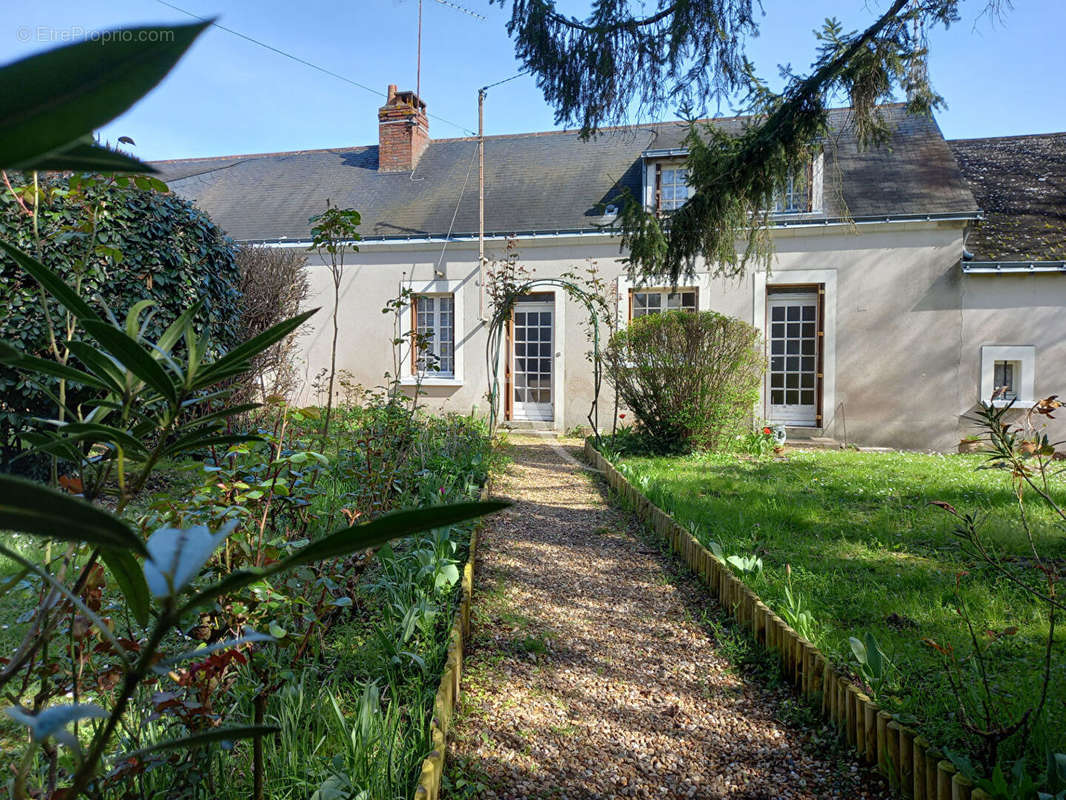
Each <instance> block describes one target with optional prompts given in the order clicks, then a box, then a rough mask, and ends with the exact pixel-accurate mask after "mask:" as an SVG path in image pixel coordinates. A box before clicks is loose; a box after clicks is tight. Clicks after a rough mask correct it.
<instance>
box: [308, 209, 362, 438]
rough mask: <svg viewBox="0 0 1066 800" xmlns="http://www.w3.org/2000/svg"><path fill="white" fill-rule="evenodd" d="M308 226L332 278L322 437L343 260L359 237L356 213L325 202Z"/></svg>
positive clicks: (326, 430)
mask: <svg viewBox="0 0 1066 800" xmlns="http://www.w3.org/2000/svg"><path fill="white" fill-rule="evenodd" d="M308 222H309V224H310V225H311V247H310V248H309V249H311V250H315V251H317V252H318V254H319V256H320V257H321V258H322V259H323V260H324V261H328V264H329V271H330V277H332V278H333V315H332V317H331V320H332V322H333V338H332V340H331V342H330V351H329V385H328V388H327V390H326V414H325V417H324V418H323V420H322V436H323V437H325V436H328V435H329V421H330V417H331V416H332V413H333V383H334V381H335V380H336V377H337V336H338V335H339V333H340V319H339V314H340V304H341V281H342V280H343V279H344V257H345V255H347V253H348V252H349V251H351V252H358V251H359V246H358V245H357V244H356V242H358V241H359V239H360V236H359V232H358V230H357V229H358V227H359V224H360V222H361V218H360V216H359V212H358V211H356V210H355V209H351V208H338V207H337V206H334V205H330V202H329V200H327V201H326V210H325V211H323V212H322V213H321V214H317V215H315V216H313V217H311V219H310V220H308Z"/></svg>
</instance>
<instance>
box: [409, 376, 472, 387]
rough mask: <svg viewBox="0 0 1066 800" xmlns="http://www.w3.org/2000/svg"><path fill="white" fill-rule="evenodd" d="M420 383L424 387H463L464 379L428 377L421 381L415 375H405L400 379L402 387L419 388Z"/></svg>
mask: <svg viewBox="0 0 1066 800" xmlns="http://www.w3.org/2000/svg"><path fill="white" fill-rule="evenodd" d="M419 383H421V384H422V386H462V385H463V379H462V378H457V377H455V376H454V375H449V376H443V375H440V376H433V377H430V376H426V377H424V378H422V380H421V381H419V380H418V377H417V376H415V375H405V376H404V377H402V378H400V386H417V385H418V384H419Z"/></svg>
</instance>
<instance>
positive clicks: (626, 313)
mask: <svg viewBox="0 0 1066 800" xmlns="http://www.w3.org/2000/svg"><path fill="white" fill-rule="evenodd" d="M677 289H678V290H679V291H681V290H684V289H695V290H696V310H697V311H710V310H711V274H710V273H709V272H699V273H696V275H694V276H693V277H692V278H690V279H688V280H687V281H686V282H685V283H679V284H678V285H677ZM635 291H636V292H654V291H662V292H670V291H672V289H671V287H670V279H669V278H647V279H643V280H632V279H630V278H628V277H626V276H625V275H620V276H618V327H619V329H621V328H624V327H625V326H626V325H627V324H628V322H629V320H630V319H632V316H633V309H632V308H630V303H631V302H632V299H633V292H635Z"/></svg>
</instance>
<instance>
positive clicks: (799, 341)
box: [766, 292, 821, 426]
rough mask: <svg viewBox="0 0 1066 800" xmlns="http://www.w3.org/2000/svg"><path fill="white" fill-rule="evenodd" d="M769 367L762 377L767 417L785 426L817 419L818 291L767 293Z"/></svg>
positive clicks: (811, 424)
mask: <svg viewBox="0 0 1066 800" xmlns="http://www.w3.org/2000/svg"><path fill="white" fill-rule="evenodd" d="M766 317H767V323H766V325H767V331H766V341H767V346H768V348H769V351H770V352H769V355H770V365H769V366H770V368H769V370H768V371H767V376H766V383H767V386H766V391H767V397H768V403H767V405H768V408H769V418H770V421H772V422H780V423H784V424H785V425H796V426H814V425H816V424H817V420H818V396H817V392H818V373H819V372H820V370H821V365H819V364H818V327H819V325H818V294H817V293H816V292H803V293H798V292H797V293H794V294H793V293H789V294H771V295H769V296H768V297H767V300H766Z"/></svg>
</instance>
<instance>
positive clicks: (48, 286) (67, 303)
mask: <svg viewBox="0 0 1066 800" xmlns="http://www.w3.org/2000/svg"><path fill="white" fill-rule="evenodd" d="M6 72H7V68H6V67H5V68H4V69H0V77H2V76H3V75H4V73H6ZM2 94H3V88H2V86H0V97H2ZM2 105H3V100H2V99H0V106H2ZM3 123H4V119H3V113H2V112H0V129H2V128H3ZM0 153H2V150H0ZM0 250H2V251H3V252H5V253H7V254H8V255H9V256H11V258H13V259H14V260H15V263H16V264H18V265H19V266H20V267H22V269H23V270H25V271H26V272H28V273H29V274H30V275H32V276H33V277H34V278H36V279H37V282H38V283H40V284H41V286H43V287H44V290H45V291H46V292H48V294H50V295H52V297H54V298H55V299H56V300H58V301H59V302H60V304H61V305H62V306H63V307H64V308H66V309H67V310H68V311H69V312H70V313H71V314H73V315H74V316H75V317H77V318H78V319H79V320H82V321H85V320H90V319H95V320H98V319H100V316H99V315H98V314H97V313H96V312H95V311H93V310H92V309H91V308H90V307H89V304H88V303H86V302H85V301H84V300H82V299H81V297H79V296H78V293H77V292H75V291H74V290H73V289H71V288H70V287H69V286H67V284H66V283H65V282H64V281H63V279H62V278H60V277H59V276H58V275H56V273H54V272H52V270H50V269H48V267H46V266H45V265H44V264H42V263H41V262H40V261H38V260H37V259H35V258H33V257H31V256H28V255H26V254H25V253H23V252H22V251H21V250H19V249H18V248H17V247H14V246H13V245H10V244H8V243H7V242H5V241H4V240H3V239H0Z"/></svg>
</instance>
